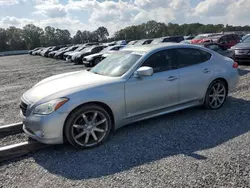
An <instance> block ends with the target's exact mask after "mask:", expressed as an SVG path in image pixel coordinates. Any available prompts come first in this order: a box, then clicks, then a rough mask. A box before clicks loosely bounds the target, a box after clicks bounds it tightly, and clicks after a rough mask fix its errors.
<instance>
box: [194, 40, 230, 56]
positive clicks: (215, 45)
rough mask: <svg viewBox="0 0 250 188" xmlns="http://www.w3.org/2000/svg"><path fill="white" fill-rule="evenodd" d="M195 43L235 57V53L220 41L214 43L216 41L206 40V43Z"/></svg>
mask: <svg viewBox="0 0 250 188" xmlns="http://www.w3.org/2000/svg"><path fill="white" fill-rule="evenodd" d="M195 45H200V46H204V47H205V48H209V49H210V50H213V51H215V52H217V53H219V54H221V55H223V56H226V57H229V58H232V59H233V53H232V51H230V50H227V48H225V46H223V45H221V44H219V43H214V42H206V43H197V44H195Z"/></svg>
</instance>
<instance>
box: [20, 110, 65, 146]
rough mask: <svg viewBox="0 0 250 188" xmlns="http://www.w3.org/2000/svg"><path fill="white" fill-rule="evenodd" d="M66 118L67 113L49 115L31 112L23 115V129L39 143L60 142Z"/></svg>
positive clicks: (61, 141)
mask: <svg viewBox="0 0 250 188" xmlns="http://www.w3.org/2000/svg"><path fill="white" fill-rule="evenodd" d="M22 117H23V116H22ZM66 118H67V114H65V113H63V114H61V113H60V114H59V113H58V112H53V113H51V114H49V115H35V114H31V115H29V116H27V117H23V130H24V132H25V133H26V134H27V135H28V136H30V137H31V138H33V139H35V140H37V141H39V142H41V143H44V144H62V143H63V126H64V122H65V120H66Z"/></svg>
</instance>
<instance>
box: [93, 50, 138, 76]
mask: <svg viewBox="0 0 250 188" xmlns="http://www.w3.org/2000/svg"><path fill="white" fill-rule="evenodd" d="M140 57H141V55H139V54H136V53H135V52H131V51H120V52H116V53H114V54H112V55H110V56H108V57H107V58H106V59H104V60H103V61H102V62H100V63H99V64H97V65H96V66H95V67H94V68H92V69H91V70H90V72H92V73H95V74H100V75H105V76H112V77H119V76H122V75H123V74H124V73H125V72H127V71H128V70H129V69H130V68H131V67H132V66H133V65H134V64H135V63H136V61H137V60H138V59H140Z"/></svg>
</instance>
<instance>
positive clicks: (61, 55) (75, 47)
mask: <svg viewBox="0 0 250 188" xmlns="http://www.w3.org/2000/svg"><path fill="white" fill-rule="evenodd" d="M78 47H79V45H74V46H71V47H69V48H67V49H65V50H63V51H58V52H57V53H56V54H55V55H54V58H56V59H63V54H64V53H66V52H70V51H74V50H75V49H77V48H78Z"/></svg>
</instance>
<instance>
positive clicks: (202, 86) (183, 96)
mask: <svg viewBox="0 0 250 188" xmlns="http://www.w3.org/2000/svg"><path fill="white" fill-rule="evenodd" d="M176 51H177V57H178V70H179V75H180V103H186V102H191V101H196V100H200V99H202V98H203V97H204V95H205V93H206V90H207V87H208V85H209V84H210V83H211V81H212V79H213V67H212V64H211V62H210V58H211V54H210V53H208V52H205V51H202V50H198V49H195V48H178V49H176Z"/></svg>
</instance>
